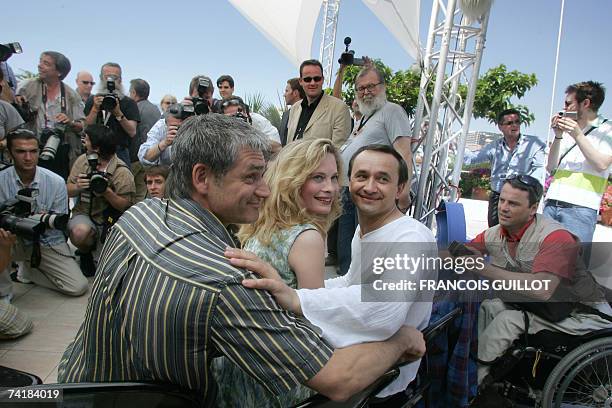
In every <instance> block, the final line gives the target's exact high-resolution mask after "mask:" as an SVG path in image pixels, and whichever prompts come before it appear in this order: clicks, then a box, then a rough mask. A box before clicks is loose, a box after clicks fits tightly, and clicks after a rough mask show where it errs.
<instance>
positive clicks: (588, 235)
mask: <svg viewBox="0 0 612 408" xmlns="http://www.w3.org/2000/svg"><path fill="white" fill-rule="evenodd" d="M544 216H545V217H548V218H551V219H553V220H555V221H557V222H560V223H561V224H562V225H563V226H564V227H565V228H567V230H568V231H569V232H571V233H572V234H574V235H575V236H577V237H578V239H579V240H580V242H581V243H582V248H583V249H582V250H583V252H582V255H583V259H584V262H585V265H586V266H587V267H588V266H589V260H590V258H591V243H592V241H593V234H594V233H595V225H596V224H597V210H594V209H592V208H586V207H579V206H576V207H558V206H556V205H551V204H546V205H545V206H544Z"/></svg>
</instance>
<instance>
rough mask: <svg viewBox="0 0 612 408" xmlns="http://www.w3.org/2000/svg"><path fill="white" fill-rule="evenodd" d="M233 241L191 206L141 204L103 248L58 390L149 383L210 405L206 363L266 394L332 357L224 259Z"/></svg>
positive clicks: (313, 334) (154, 201) (301, 322)
mask: <svg viewBox="0 0 612 408" xmlns="http://www.w3.org/2000/svg"><path fill="white" fill-rule="evenodd" d="M227 246H233V242H232V239H231V237H230V235H229V234H228V232H227V231H226V229H225V228H224V227H223V225H222V224H221V223H220V222H219V220H218V219H217V218H216V217H214V215H212V214H211V213H210V212H208V211H206V210H204V209H203V208H202V207H200V206H199V205H198V204H196V203H195V202H194V201H191V200H187V199H181V200H170V201H168V200H163V201H162V200H159V199H151V200H145V201H143V202H141V203H139V204H138V205H135V206H133V207H131V208H130V209H129V210H128V211H127V212H125V213H124V214H123V215H122V216H121V218H120V220H119V221H118V222H117V224H115V226H114V227H113V229H112V232H111V234H110V235H109V237H108V238H107V241H106V243H105V245H104V248H103V250H102V254H101V256H100V263H99V265H98V270H97V273H96V279H95V282H94V286H93V290H92V294H91V297H90V299H89V304H88V306H87V312H86V315H85V321H84V322H83V324H82V325H81V328H80V329H79V331H78V333H77V335H76V338H75V339H74V341H73V342H72V343H71V344H70V345H69V346H68V348H67V350H66V352H65V353H64V356H63V357H62V360H61V362H60V366H59V372H58V380H59V381H60V382H88V381H93V382H108V381H155V382H161V383H171V384H175V385H179V386H181V387H184V388H186V389H189V390H194V391H196V392H198V393H200V394H201V395H202V397H203V401H204V402H206V401H207V398H208V399H209V400H208V401H210V398H213V397H214V385H213V383H212V380H211V377H210V374H209V364H210V362H211V359H212V358H214V357H217V356H220V355H225V356H227V357H228V358H229V359H230V360H232V361H233V362H234V363H235V364H237V365H239V366H240V367H241V368H242V369H243V370H244V371H246V372H247V373H249V374H250V375H251V376H253V377H254V378H256V379H257V380H258V381H259V382H260V383H261V384H262V385H263V386H264V387H266V389H268V390H269V391H270V392H273V393H275V394H280V393H282V392H286V391H287V390H289V389H291V388H293V387H294V386H296V385H297V384H299V383H304V382H305V381H307V380H308V379H310V378H312V377H313V376H314V375H315V374H316V373H317V372H318V371H319V370H320V369H321V368H322V367H323V366H324V365H325V364H326V363H327V361H328V360H329V358H330V357H331V354H332V352H333V351H332V349H331V348H330V346H329V345H327V343H326V342H325V341H324V340H322V339H321V337H320V336H319V335H318V334H317V333H316V331H315V329H314V328H313V326H311V325H310V324H309V323H307V322H305V321H304V320H301V319H299V318H296V317H294V316H293V315H291V314H290V313H288V312H285V311H283V310H282V309H280V308H279V307H278V305H277V304H276V303H275V302H274V301H273V299H272V297H271V295H270V294H269V293H268V292H265V291H261V290H252V289H246V288H244V287H243V286H242V285H241V281H242V280H243V279H244V278H245V277H249V276H251V275H250V274H249V273H248V272H245V271H243V270H240V269H236V268H235V267H233V266H232V265H230V264H229V262H228V260H227V259H226V258H225V257H224V256H223V251H224V249H225V248H226V247H227Z"/></svg>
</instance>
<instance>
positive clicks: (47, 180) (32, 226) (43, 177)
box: [0, 129, 87, 301]
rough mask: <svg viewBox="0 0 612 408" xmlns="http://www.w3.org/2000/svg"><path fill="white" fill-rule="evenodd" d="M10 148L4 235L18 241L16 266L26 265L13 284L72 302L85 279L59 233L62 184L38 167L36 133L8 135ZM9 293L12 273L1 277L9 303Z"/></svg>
mask: <svg viewBox="0 0 612 408" xmlns="http://www.w3.org/2000/svg"><path fill="white" fill-rule="evenodd" d="M7 148H8V150H9V152H10V153H11V156H12V157H13V162H14V165H13V166H11V167H8V168H6V169H4V170H2V171H0V229H2V231H6V232H10V233H13V234H15V235H17V240H16V243H15V245H14V246H13V257H12V260H13V261H24V263H23V267H22V269H21V271H20V273H19V275H18V276H16V277H15V278H14V279H15V280H17V281H20V282H22V283H31V282H33V283H35V284H37V285H40V286H44V287H46V288H49V289H52V290H56V291H58V292H60V293H63V294H65V295H69V296H80V295H82V294H83V293H85V292H86V291H87V279H85V277H84V276H83V275H82V274H81V271H80V270H79V266H78V265H77V263H76V262H75V260H74V257H73V256H72V253H71V251H70V248H69V247H68V245H67V244H66V237H65V235H64V233H63V232H62V231H61V229H63V228H65V222H66V221H67V219H68V215H67V214H68V195H67V193H66V185H65V184H64V180H63V179H62V178H61V177H60V176H58V175H57V174H55V173H53V172H51V171H49V170H48V169H45V168H42V167H39V166H38V152H39V141H38V139H37V137H36V135H35V134H34V133H33V132H32V131H30V130H26V129H16V130H14V131H12V132H9V134H8V135H7ZM24 207H25V210H24ZM41 214H45V215H46V216H44V217H41V216H40V215H41ZM52 215H55V217H53V216H52ZM42 220H45V221H44V222H43V221H42ZM7 268H8V267H7ZM11 291H12V283H11V281H10V278H9V273H8V271H6V270H5V271H4V272H0V297H4V299H5V301H6V300H10V298H11ZM0 301H1V300H0Z"/></svg>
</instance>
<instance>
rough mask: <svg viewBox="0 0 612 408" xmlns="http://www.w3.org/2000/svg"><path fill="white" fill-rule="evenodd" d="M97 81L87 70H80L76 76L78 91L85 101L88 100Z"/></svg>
mask: <svg viewBox="0 0 612 408" xmlns="http://www.w3.org/2000/svg"><path fill="white" fill-rule="evenodd" d="M95 84H96V83H95V82H94V80H93V75H91V74H90V73H89V72H87V71H80V72H79V73H78V74H77V77H76V85H77V89H76V90H77V93H78V94H79V95H80V96H81V99H82V100H83V103H85V102H87V98H89V96H90V95H91V90H92V89H93V86H94V85H95Z"/></svg>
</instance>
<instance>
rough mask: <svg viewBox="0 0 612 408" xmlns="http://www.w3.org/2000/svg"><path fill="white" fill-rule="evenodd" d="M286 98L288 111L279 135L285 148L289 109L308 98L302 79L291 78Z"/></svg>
mask: <svg viewBox="0 0 612 408" xmlns="http://www.w3.org/2000/svg"><path fill="white" fill-rule="evenodd" d="M283 96H284V97H285V104H286V105H287V109H286V110H285V111H284V112H283V117H282V118H281V125H280V129H279V135H280V140H281V144H282V145H283V146H284V145H286V144H287V125H288V124H289V109H291V107H292V106H293V105H295V104H296V103H298V102H299V101H301V100H302V99H304V98H306V94H305V93H304V88H302V85H300V78H291V79H290V80H288V81H287V86H285V93H284V95H283Z"/></svg>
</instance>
